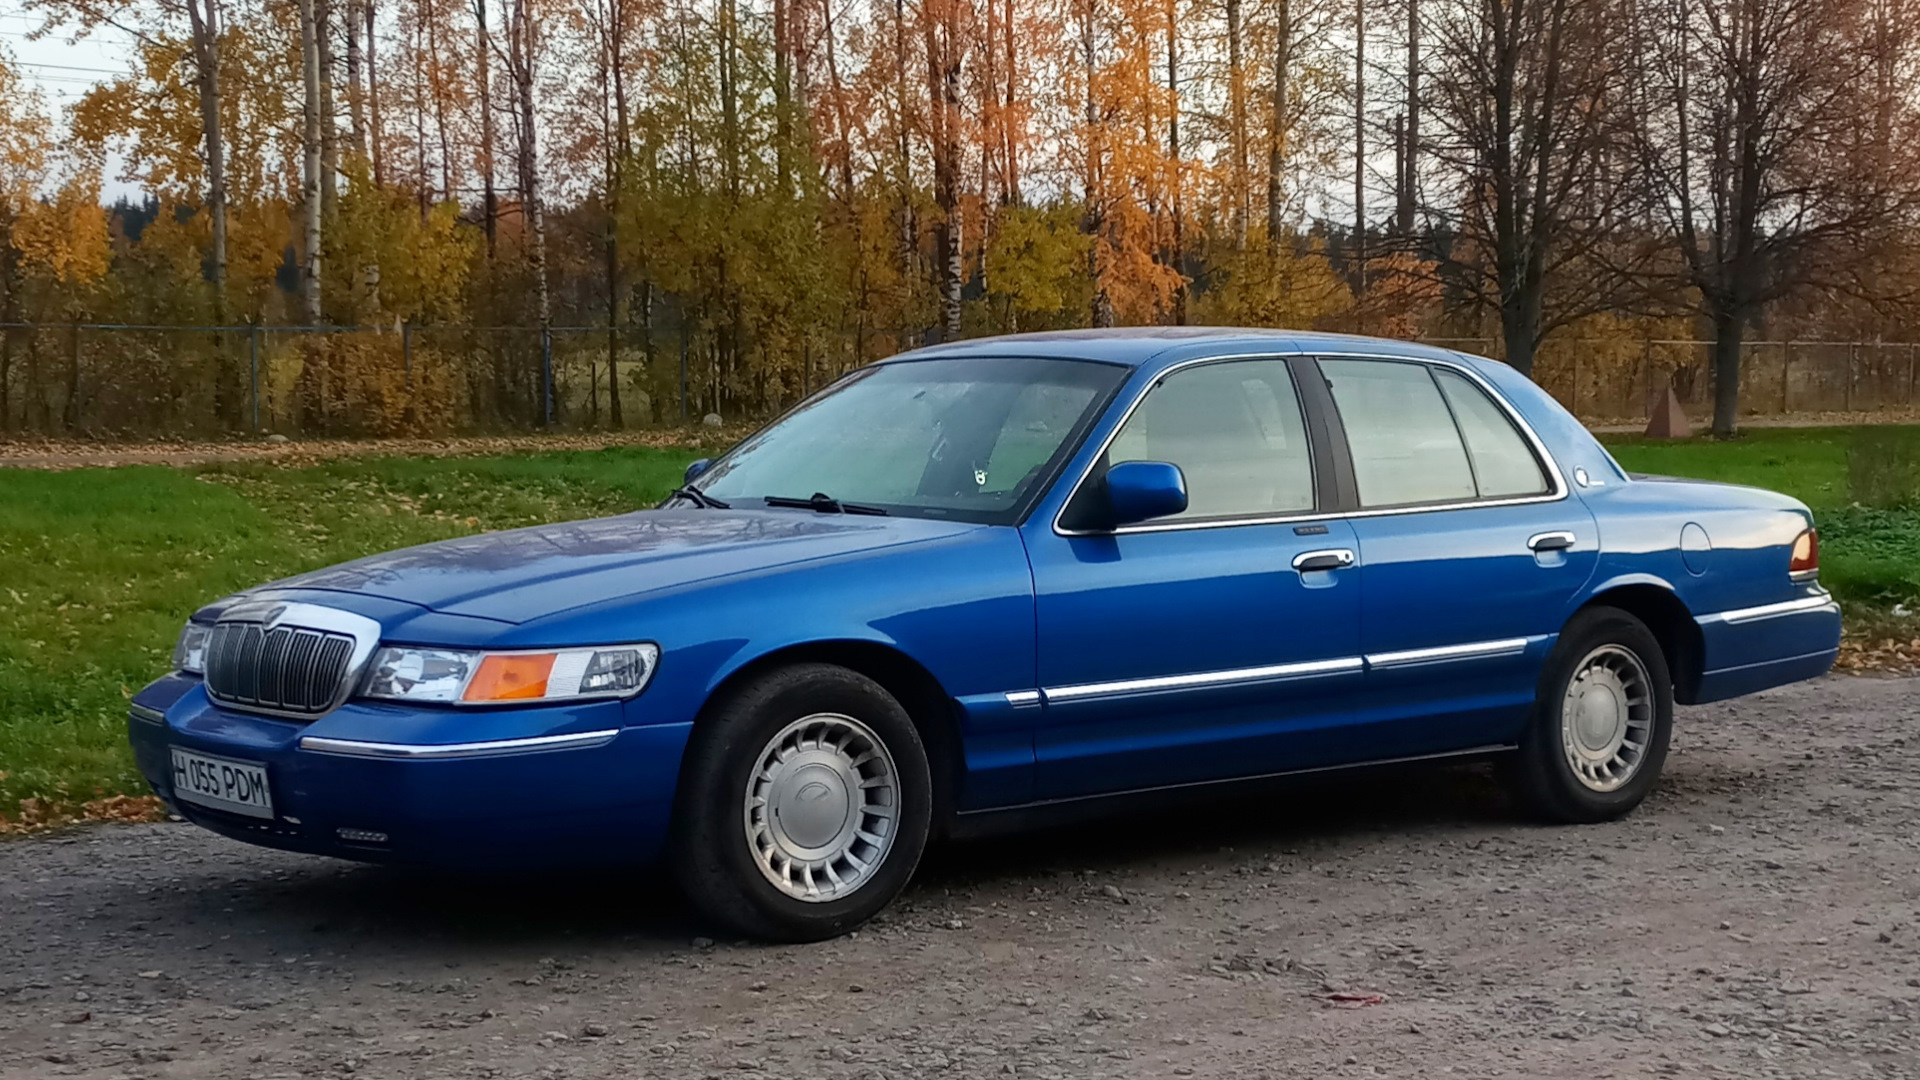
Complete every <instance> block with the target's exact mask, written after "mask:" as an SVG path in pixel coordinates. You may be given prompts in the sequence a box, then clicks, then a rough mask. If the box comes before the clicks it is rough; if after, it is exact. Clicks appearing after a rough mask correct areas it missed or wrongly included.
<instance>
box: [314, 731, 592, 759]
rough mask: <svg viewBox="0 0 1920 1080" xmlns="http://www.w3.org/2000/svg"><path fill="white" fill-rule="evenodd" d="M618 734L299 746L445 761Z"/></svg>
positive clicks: (566, 746)
mask: <svg viewBox="0 0 1920 1080" xmlns="http://www.w3.org/2000/svg"><path fill="white" fill-rule="evenodd" d="M618 734H620V729H619V728H609V729H608V730H606V731H582V732H579V733H577V734H573V735H537V736H534V737H533V738H529V739H496V740H494V741H492V742H469V743H383V742H358V741H356V740H353V739H327V738H320V737H317V736H313V735H308V736H305V737H303V738H302V739H301V740H300V749H302V750H306V751H310V752H312V753H315V754H337V755H341V756H344V757H365V758H386V759H390V760H401V761H444V760H447V759H449V758H477V757H499V756H502V755H505V754H537V753H543V752H546V751H550V750H588V749H592V748H593V747H596V746H605V745H607V744H608V743H610V742H612V741H613V739H614V736H616V735H618Z"/></svg>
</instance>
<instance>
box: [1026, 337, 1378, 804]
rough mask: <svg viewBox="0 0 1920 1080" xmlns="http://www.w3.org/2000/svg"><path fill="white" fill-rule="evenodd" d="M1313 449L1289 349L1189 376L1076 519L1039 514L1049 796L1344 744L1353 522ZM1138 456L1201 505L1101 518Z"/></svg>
mask: <svg viewBox="0 0 1920 1080" xmlns="http://www.w3.org/2000/svg"><path fill="white" fill-rule="evenodd" d="M1326 437H1327V436H1326V434H1325V432H1324V430H1323V431H1322V432H1321V434H1320V437H1319V438H1320V441H1324V440H1325V439H1326ZM1314 442H1315V440H1314V439H1313V438H1312V437H1310V429H1309V426H1308V421H1307V411H1306V410H1304V409H1303V408H1302V406H1301V395H1300V393H1299V392H1298V391H1297V389H1296V383H1295V376H1294V372H1293V369H1292V367H1291V365H1290V364H1289V362H1288V360H1286V359H1278V358H1269V359H1242V360H1223V361H1211V362H1205V363H1198V364H1193V365H1189V366H1183V367H1179V368H1176V369H1174V370H1172V371H1170V372H1169V373H1167V374H1165V375H1163V376H1162V377H1161V378H1160V379H1159V380H1157V381H1156V383H1155V384H1154V385H1153V387H1152V388H1151V389H1149V390H1148V391H1147V392H1146V393H1145V395H1144V396H1143V397H1142V398H1141V399H1140V400H1139V401H1138V403H1137V405H1136V406H1135V407H1134V409H1133V410H1132V412H1131V413H1130V414H1129V415H1128V417H1127V419H1126V420H1125V422H1124V423H1123V424H1122V425H1121V426H1120V427H1119V428H1118V429H1117V430H1116V431H1115V433H1114V437H1113V438H1112V440H1111V442H1110V443H1109V444H1108V445H1107V447H1106V448H1105V452H1104V453H1103V454H1102V455H1100V457H1099V458H1098V459H1097V460H1096V462H1095V465H1094V467H1093V468H1092V470H1091V471H1090V472H1089V474H1088V475H1087V476H1086V477H1084V478H1083V479H1082V484H1081V488H1080V491H1079V493H1078V495H1077V496H1076V497H1075V499H1074V500H1073V501H1071V502H1069V503H1068V504H1067V505H1066V508H1065V510H1064V511H1063V512H1062V514H1061V515H1060V516H1059V517H1058V518H1057V519H1053V520H1039V519H1036V520H1033V521H1029V522H1028V524H1027V526H1026V527H1025V532H1024V535H1025V536H1026V539H1027V547H1028V557H1029V559H1030V561H1031V563H1032V567H1033V577H1034V588H1035V600H1036V630H1037V647H1038V669H1037V670H1038V673H1039V680H1040V687H1039V688H1038V692H1037V694H1035V695H1034V704H1035V705H1037V706H1039V710H1040V711H1039V712H1038V714H1037V717H1036V727H1035V739H1034V750H1035V757H1036V770H1035V791H1036V794H1037V795H1038V796H1039V797H1040V798H1042V799H1058V798H1071V797H1075V796H1082V795H1090V794H1097V793H1102V792H1115V791H1125V790H1133V789H1140V788H1151V787H1159V786H1165V785H1169V784H1182V783H1191V782H1196V781H1202V780H1211V779H1217V778H1223V777H1232V776H1244V775H1255V774H1260V773H1266V772H1274V771H1279V770H1282V769H1286V768H1292V767H1297V766H1298V765H1299V764H1300V763H1301V762H1302V761H1303V760H1308V759H1311V758H1312V755H1313V754H1314V752H1315V751H1314V750H1313V747H1314V746H1315V745H1319V744H1323V743H1332V742H1337V741H1338V740H1337V735H1335V734H1332V733H1329V731H1328V729H1329V728H1331V727H1333V726H1336V725H1337V724H1338V722H1339V720H1340V718H1341V717H1342V715H1343V714H1344V712H1345V710H1346V708H1347V704H1346V697H1345V695H1346V694H1347V693H1349V692H1351V691H1353V690H1355V689H1357V688H1358V684H1359V682H1360V678H1361V668H1362V663H1361V660H1360V658H1359V624H1358V616H1359V603H1360V596H1359V591H1358V589H1357V585H1358V582H1357V580H1356V579H1355V576H1354V575H1355V568H1354V566H1353V560H1354V554H1353V552H1354V544H1355V539H1354V534H1353V532H1352V529H1351V527H1350V526H1349V525H1348V524H1347V522H1345V521H1344V520H1340V519H1339V518H1327V517H1324V516H1316V514H1317V512H1319V511H1321V510H1323V509H1324V507H1325V506H1327V505H1328V504H1329V500H1330V487H1331V485H1330V483H1329V482H1328V476H1329V475H1330V474H1327V473H1326V472H1325V471H1324V470H1317V469H1316V458H1315V454H1314V452H1313V443H1314ZM1128 460H1143V461H1166V462H1171V463H1173V464H1175V465H1177V466H1179V467H1180V469H1181V471H1182V473H1183V475H1184V478H1185V482H1186V486H1187V493H1188V506H1187V509H1186V510H1185V511H1184V512H1182V513H1180V514H1177V515H1173V516H1170V517H1166V518H1160V519H1155V520H1151V521H1147V522H1142V523H1139V524H1135V525H1127V526H1121V527H1119V528H1113V529H1106V528H1100V527H1098V526H1096V525H1088V524H1087V520H1088V516H1089V512H1088V511H1087V507H1088V506H1090V505H1093V504H1097V503H1101V502H1102V499H1101V489H1100V483H1101V479H1102V477H1103V475H1104V470H1105V468H1106V466H1107V465H1108V464H1111V463H1116V462H1120V461H1128ZM1303 755H1305V756H1304V757H1303Z"/></svg>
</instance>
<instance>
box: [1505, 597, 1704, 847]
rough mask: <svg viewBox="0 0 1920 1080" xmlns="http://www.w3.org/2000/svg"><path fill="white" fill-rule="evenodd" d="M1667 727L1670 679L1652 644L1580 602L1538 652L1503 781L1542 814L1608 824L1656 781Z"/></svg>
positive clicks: (1641, 629)
mask: <svg viewBox="0 0 1920 1080" xmlns="http://www.w3.org/2000/svg"><path fill="white" fill-rule="evenodd" d="M1672 727H1673V679H1672V676H1671V674H1670V673H1669V672H1668V670H1667V662H1666V656H1665V654H1663V653H1662V652H1661V650H1660V643H1659V642H1658V641H1656V640H1655V639H1654V636H1653V633H1652V632H1651V631H1649V630H1648V629H1647V627H1646V624H1645V623H1643V622H1641V621H1640V620H1639V619H1637V618H1635V617H1633V616H1632V615H1630V614H1628V613H1627V612H1624V611H1621V610H1619V609H1617V608H1608V607H1597V608H1590V609H1588V610H1585V611H1582V612H1580V613H1579V614H1577V615H1575V616H1574V617H1573V619H1572V620H1570V621H1569V622H1568V623H1567V626H1566V629H1565V630H1563V631H1561V634H1560V640H1559V642H1558V643H1557V644H1556V645H1555V646H1554V649H1553V652H1552V654H1550V655H1549V656H1548V657H1547V663H1546V667H1545V669H1544V670H1543V671H1542V672H1541V675H1540V685H1539V689H1538V691H1537V693H1536V696H1535V699H1534V706H1533V715H1532V717H1531V719H1530V720H1529V721H1528V723H1527V729H1526V731H1525V732H1524V733H1523V734H1522V735H1521V738H1520V749H1519V752H1518V754H1517V755H1515V757H1514V759H1513V760H1512V761H1510V762H1509V763H1508V768H1507V774H1508V780H1509V784H1510V786H1511V787H1512V789H1513V791H1514V794H1515V795H1516V796H1517V797H1518V798H1519V800H1520V801H1521V803H1522V804H1523V805H1525V806H1526V807H1527V808H1528V809H1530V810H1532V811H1533V812H1534V813H1536V814H1538V815H1540V816H1541V817H1544V818H1547V819H1549V820H1552V821H1562V822H1594V821H1610V820H1612V819H1614V818H1617V817H1621V816H1623V815H1625V814H1627V813H1628V812H1630V811H1631V810H1633V808H1634V807H1636V806H1638V805H1640V801H1641V800H1642V799H1645V798H1646V797H1647V794H1648V792H1650V791H1652V790H1653V788H1654V785H1655V784H1657V783H1658V782H1659V778H1660V769H1661V767H1662V766H1663V765H1664V764H1665V763H1666V759H1667V737H1668V734H1669V732H1670V731H1671V730H1672Z"/></svg>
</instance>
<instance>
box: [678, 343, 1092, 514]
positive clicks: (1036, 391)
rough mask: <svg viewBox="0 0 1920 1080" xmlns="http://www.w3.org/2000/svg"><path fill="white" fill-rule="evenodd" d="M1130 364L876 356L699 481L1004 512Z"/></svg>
mask: <svg viewBox="0 0 1920 1080" xmlns="http://www.w3.org/2000/svg"><path fill="white" fill-rule="evenodd" d="M1125 375H1126V369H1125V368H1123V367H1120V366H1118V365H1114V364H1103V363H1096V362H1093V361H1085V360H1042V359H1031V358H1007V359H984V358H983V359H955V360H914V361H902V362H898V363H892V364H881V365H877V366H875V367H871V368H867V369H865V370H862V371H859V372H856V373H854V374H853V375H851V376H849V377H848V378H846V379H844V380H842V381H841V382H840V383H839V384H838V385H836V386H833V387H830V388H828V389H827V390H826V391H824V392H822V393H821V394H819V395H818V396H816V397H814V398H812V399H810V400H808V401H806V402H804V403H803V404H801V405H800V406H799V407H798V408H796V409H794V410H793V411H792V412H790V413H788V414H787V415H786V416H784V417H782V418H780V420H778V421H777V422H775V423H774V424H773V425H772V426H771V427H768V428H766V429H765V430H763V431H761V432H759V433H758V434H756V435H754V436H753V437H752V438H750V439H748V440H747V441H745V442H743V443H741V444H740V445H739V446H738V447H736V448H734V450H733V451H732V452H731V453H729V454H727V455H726V456H725V457H723V458H721V459H720V460H719V461H716V462H715V463H714V464H713V466H712V467H711V468H709V469H708V470H707V471H706V472H705V473H702V474H701V475H700V476H699V478H698V479H697V480H695V481H694V483H695V485H696V486H698V487H699V488H700V490H701V491H702V492H703V493H704V494H706V495H710V496H712V497H713V498H716V499H719V500H722V501H724V502H727V503H729V504H731V505H734V506H739V505H741V504H742V500H746V501H747V502H746V505H750V506H751V505H755V504H754V503H753V502H752V501H751V500H755V499H767V498H774V499H778V500H781V501H782V502H783V503H785V502H786V501H787V500H800V501H802V502H803V503H804V502H805V501H806V500H808V499H810V498H811V497H812V496H813V495H814V494H816V493H818V494H821V495H825V496H827V497H828V498H829V499H830V500H833V501H837V502H838V503H841V504H846V505H848V506H852V505H855V504H860V505H863V506H865V507H868V508H879V509H883V510H885V511H886V512H887V513H890V514H904V515H910V516H919V517H942V518H952V519H955V520H960V521H975V522H981V523H986V524H1003V523H1006V522H1010V521H1013V520H1015V519H1017V518H1018V516H1019V515H1020V514H1021V513H1023V512H1024V511H1025V509H1026V507H1027V504H1028V502H1029V501H1030V500H1031V499H1033V498H1035V497H1037V496H1038V494H1039V492H1040V489H1041V485H1042V484H1043V483H1044V481H1045V480H1046V479H1047V478H1048V477H1050V476H1051V475H1052V474H1053V472H1054V471H1055V470H1056V469H1057V468H1058V467H1059V465H1060V462H1061V461H1062V460H1063V459H1064V458H1065V457H1066V455H1067V454H1068V453H1069V452H1071V450H1072V449H1073V447H1074V445H1075V444H1076V443H1077V442H1078V441H1079V438H1080V435H1081V433H1082V432H1084V431H1085V430H1086V428H1087V426H1088V425H1089V424H1090V423H1092V421H1093V418H1094V417H1095V416H1096V415H1098V411H1099V408H1100V407H1101V406H1102V405H1104V404H1105V403H1106V401H1107V399H1108V397H1109V396H1110V395H1111V394H1112V392H1113V390H1114V388H1115V387H1117V386H1118V385H1119V384H1120V382H1121V380H1122V379H1123V378H1124V377H1125ZM815 505H816V506H826V505H827V504H824V503H822V502H821V501H819V500H815ZM796 509H799V508H798V507H796Z"/></svg>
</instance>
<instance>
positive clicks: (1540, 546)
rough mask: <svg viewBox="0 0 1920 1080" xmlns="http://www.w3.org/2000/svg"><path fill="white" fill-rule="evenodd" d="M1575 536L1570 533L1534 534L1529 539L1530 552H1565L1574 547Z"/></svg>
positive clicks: (1528, 548) (1528, 547)
mask: <svg viewBox="0 0 1920 1080" xmlns="http://www.w3.org/2000/svg"><path fill="white" fill-rule="evenodd" d="M1573 539H1574V537H1573V534H1572V533H1570V532H1543V533H1534V534H1533V535H1532V536H1529V537H1527V550H1529V551H1565V550H1567V549H1568V548H1570V547H1572V546H1573Z"/></svg>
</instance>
